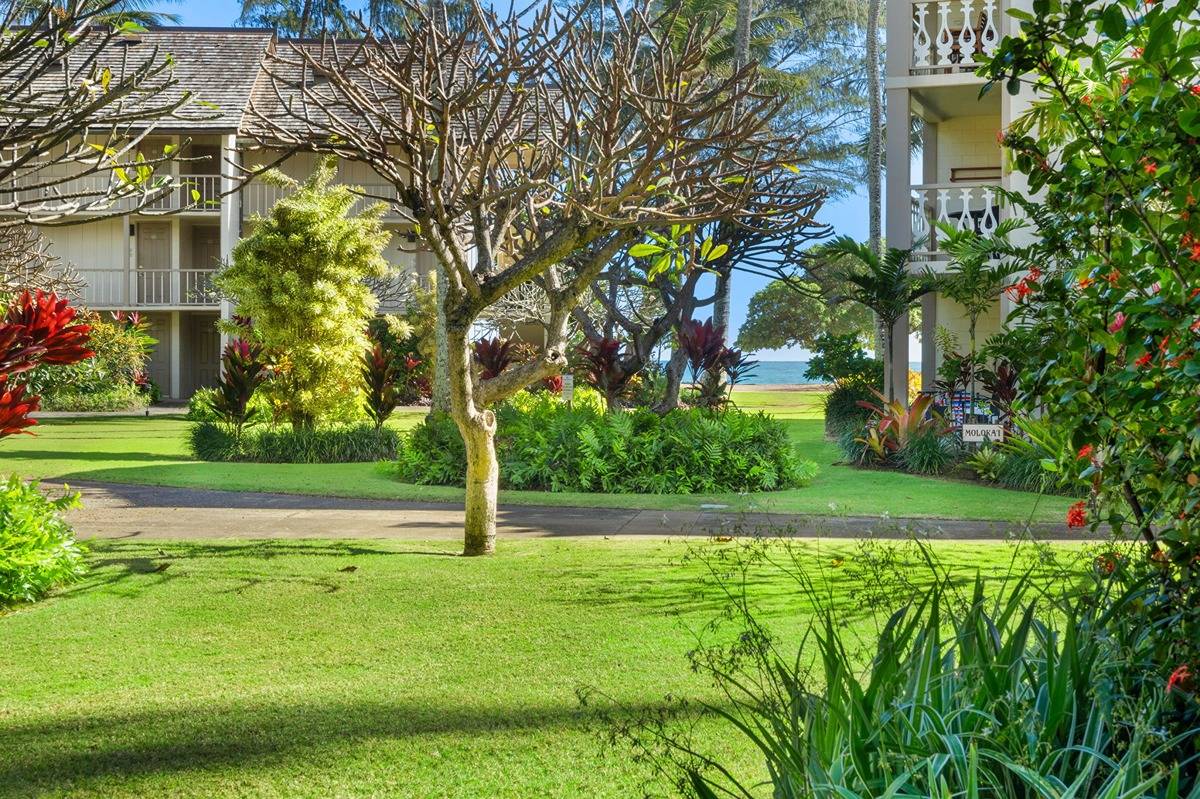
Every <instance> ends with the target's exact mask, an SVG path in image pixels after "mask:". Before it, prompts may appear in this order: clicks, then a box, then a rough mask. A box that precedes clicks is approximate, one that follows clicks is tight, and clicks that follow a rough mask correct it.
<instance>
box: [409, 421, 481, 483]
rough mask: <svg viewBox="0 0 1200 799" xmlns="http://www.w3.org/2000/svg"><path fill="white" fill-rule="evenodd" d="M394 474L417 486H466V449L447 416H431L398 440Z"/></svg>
mask: <svg viewBox="0 0 1200 799" xmlns="http://www.w3.org/2000/svg"><path fill="white" fill-rule="evenodd" d="M396 474H397V475H398V476H399V477H400V479H401V480H402V481H404V482H406V483H416V484H418V485H458V486H461V485H466V474H467V449H466V446H465V445H464V444H463V440H462V435H461V434H459V432H458V426H457V425H456V424H455V423H454V420H453V419H451V418H450V415H449V414H446V413H434V414H431V415H430V416H429V418H427V419H426V420H425V421H424V422H422V423H421V424H419V425H417V426H416V427H414V428H413V429H412V431H411V432H410V433H409V434H408V436H407V437H406V438H405V439H403V440H402V441H401V443H400V451H399V452H398V453H397V455H396Z"/></svg>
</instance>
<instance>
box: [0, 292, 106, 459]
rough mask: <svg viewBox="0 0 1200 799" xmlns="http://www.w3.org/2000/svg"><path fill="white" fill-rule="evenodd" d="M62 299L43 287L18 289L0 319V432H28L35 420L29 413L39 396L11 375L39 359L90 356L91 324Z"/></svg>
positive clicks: (61, 361) (50, 361) (57, 360)
mask: <svg viewBox="0 0 1200 799" xmlns="http://www.w3.org/2000/svg"><path fill="white" fill-rule="evenodd" d="M77 319H78V313H77V312H76V310H75V309H74V308H72V307H71V305H70V303H69V302H68V301H67V300H65V299H59V297H58V296H56V295H55V294H53V293H51V294H45V293H43V292H41V291H39V292H37V293H36V294H30V293H29V292H28V291H26V292H24V293H22V294H21V295H20V296H19V297H17V298H16V300H14V301H13V303H12V304H11V305H9V307H8V310H7V311H6V312H5V315H4V320H3V322H0V438H3V437H5V436H11V435H13V434H15V433H24V432H28V430H26V428H28V427H31V426H33V425H35V424H37V422H36V421H34V420H33V419H31V418H29V415H30V414H31V413H33V412H34V411H36V410H37V409H38V406H39V404H40V401H41V397H39V396H37V395H35V394H29V393H27V391H26V388H25V386H23V385H17V384H16V383H15V382H14V381H13V380H12V377H13V376H14V375H18V374H21V373H22V372H27V371H29V370H30V369H33V368H34V367H35V366H38V365H40V364H54V365H58V366H65V365H68V364H72V363H78V362H79V361H82V360H84V359H86V358H90V357H92V355H93V353H92V352H91V350H89V349H88V348H87V346H88V334H89V332H90V328H89V327H88V326H87V325H84V324H79V322H78V321H77Z"/></svg>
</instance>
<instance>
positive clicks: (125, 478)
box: [0, 391, 1069, 521]
mask: <svg viewBox="0 0 1200 799" xmlns="http://www.w3.org/2000/svg"><path fill="white" fill-rule="evenodd" d="M735 398H736V399H737V401H738V404H739V405H740V406H741V407H743V408H745V409H748V410H757V409H763V410H766V411H768V412H769V413H772V414H774V415H775V416H777V417H778V418H780V419H783V420H785V422H786V423H787V425H788V429H789V431H790V433H791V435H792V438H793V440H794V441H795V443H796V447H797V449H798V450H799V451H800V453H801V454H802V456H803V457H805V458H807V459H809V460H813V461H815V462H816V463H817V464H818V465H819V468H820V472H819V473H818V475H817V477H816V479H815V480H813V482H812V483H811V484H810V485H808V486H806V487H804V488H799V489H794V490H788V491H777V492H770V493H756V494H746V495H739V494H694V495H690V496H673V495H613V494H582V493H550V492H545V491H502V492H501V497H500V500H501V502H503V503H513V504H525V505H552V506H567V507H570V506H577V507H619V508H643V509H656V510H676V509H678V510H686V509H697V508H699V507H700V506H701V505H706V504H718V505H727V506H729V507H730V508H731V509H733V510H735V511H771V512H777V513H807V514H816V515H848V516H855V515H863V516H876V515H881V514H889V515H891V516H893V517H902V516H903V517H922V518H960V519H984V520H989V519H994V520H1000V521H1025V520H1034V521H1061V520H1062V519H1063V517H1064V514H1065V513H1066V508H1067V505H1068V504H1069V500H1067V499H1065V498H1063V497H1043V496H1039V495H1036V494H1029V493H1022V492H1016V491H1007V490H1004V489H999V488H993V487H989V486H984V485H980V484H977V483H973V482H966V481H952V480H947V479H935V478H927V477H916V476H913V475H906V474H901V473H898V472H890V471H864V470H860V469H854V468H852V467H849V466H842V465H837V461H838V460H839V459H840V457H841V456H840V453H839V451H838V448H837V446H836V445H835V444H834V443H833V442H831V441H827V440H825V437H824V423H823V420H822V415H821V394H820V393H819V392H785V391H774V392H772V391H758V392H756V391H745V392H738V393H737V394H736V395H735ZM421 416H422V414H421V413H420V412H412V411H410V412H407V413H406V414H403V415H400V416H398V418H396V419H395V420H394V421H393V422H392V423H393V424H395V425H396V426H397V427H400V428H407V427H411V426H412V425H414V424H416V423H417V422H418V421H420V419H421ZM187 424H188V423H187V422H186V421H184V420H183V419H182V418H181V417H150V418H148V419H147V418H141V417H114V418H101V419H82V420H80V419H77V420H59V419H55V420H45V421H44V422H43V423H42V424H41V425H39V426H38V427H37V428H36V430H37V433H38V435H37V436H36V437H27V436H20V437H13V438H9V439H6V440H5V441H4V442H3V443H0V457H3V470H5V471H15V472H17V473H19V474H21V475H22V476H24V477H27V478H41V479H47V478H54V479H63V480H67V481H68V482H69V481H72V480H75V481H79V480H100V481H113V482H126V483H143V484H152V485H171V486H184V487H195V488H215V489H225V490H242V491H246V490H255V491H277V492H283V493H314V494H327V495H333V496H347V497H366V498H378V499H402V500H420V501H442V502H460V501H461V500H462V491H461V489H458V488H450V487H444V486H415V485H406V484H402V483H399V482H397V481H396V480H395V479H393V478H392V476H391V475H390V474H388V473H387V471H386V470H385V469H382V468H380V467H379V466H378V465H376V464H353V463H352V464H329V465H308V464H251V463H203V462H199V461H194V460H191V458H190V457H189V455H188V453H187V450H186V445H185V435H184V433H185V429H186V426H187Z"/></svg>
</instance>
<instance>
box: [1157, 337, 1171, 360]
mask: <svg viewBox="0 0 1200 799" xmlns="http://www.w3.org/2000/svg"><path fill="white" fill-rule="evenodd" d="M1170 346H1171V337H1170V336H1163V337H1162V341H1160V342H1158V351H1159V353H1160V354H1162V355H1166V354H1167V348H1168V347H1170Z"/></svg>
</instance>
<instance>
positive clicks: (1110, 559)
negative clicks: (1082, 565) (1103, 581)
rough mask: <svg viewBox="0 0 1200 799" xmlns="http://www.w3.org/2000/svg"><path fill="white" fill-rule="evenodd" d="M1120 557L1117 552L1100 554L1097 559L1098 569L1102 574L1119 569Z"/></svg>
mask: <svg viewBox="0 0 1200 799" xmlns="http://www.w3.org/2000/svg"><path fill="white" fill-rule="evenodd" d="M1120 557H1121V556H1120V555H1118V554H1117V553H1115V552H1105V553H1104V554H1103V555H1098V556H1097V557H1096V560H1095V566H1096V571H1098V572H1100V573H1101V574H1112V573H1113V572H1115V571H1116V570H1117V563H1118V562H1119V561H1120Z"/></svg>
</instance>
